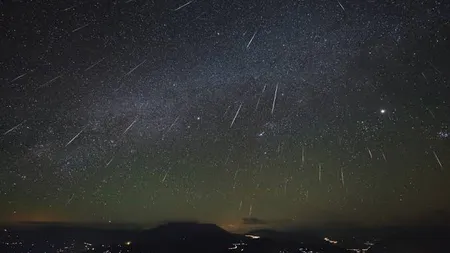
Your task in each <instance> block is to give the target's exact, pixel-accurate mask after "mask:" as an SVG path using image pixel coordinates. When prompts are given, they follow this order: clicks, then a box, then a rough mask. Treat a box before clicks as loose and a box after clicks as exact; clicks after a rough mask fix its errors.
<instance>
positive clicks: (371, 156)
mask: <svg viewBox="0 0 450 253" xmlns="http://www.w3.org/2000/svg"><path fill="white" fill-rule="evenodd" d="M367 151H368V152H369V156H370V159H372V158H373V155H372V151H370V149H369V148H367Z"/></svg>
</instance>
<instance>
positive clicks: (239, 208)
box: [238, 200, 242, 211]
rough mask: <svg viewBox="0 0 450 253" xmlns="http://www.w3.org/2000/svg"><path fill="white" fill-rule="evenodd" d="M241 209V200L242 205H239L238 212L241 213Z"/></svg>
mask: <svg viewBox="0 0 450 253" xmlns="http://www.w3.org/2000/svg"><path fill="white" fill-rule="evenodd" d="M241 208H242V200H241V203H239V209H238V211H241Z"/></svg>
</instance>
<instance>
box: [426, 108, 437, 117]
mask: <svg viewBox="0 0 450 253" xmlns="http://www.w3.org/2000/svg"><path fill="white" fill-rule="evenodd" d="M426 109H427V111H428V112H429V113H430V115H431V117H433V119H435V118H436V117H435V116H434V113H433V112H432V111H431V110H430V109H428V107H427V108H426Z"/></svg>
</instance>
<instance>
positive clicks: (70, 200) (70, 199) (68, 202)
mask: <svg viewBox="0 0 450 253" xmlns="http://www.w3.org/2000/svg"><path fill="white" fill-rule="evenodd" d="M74 196H75V194H73V193H72V196H71V197H70V198H69V200H68V201H67V202H66V206H67V205H68V204H70V202H72V199H73V197H74Z"/></svg>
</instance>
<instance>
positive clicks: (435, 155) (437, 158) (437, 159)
mask: <svg viewBox="0 0 450 253" xmlns="http://www.w3.org/2000/svg"><path fill="white" fill-rule="evenodd" d="M433 155H434V158H436V161H437V162H438V163H439V166H441V169H444V166H442V163H441V160H440V159H439V157H438V156H437V154H436V152H434V151H433Z"/></svg>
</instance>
